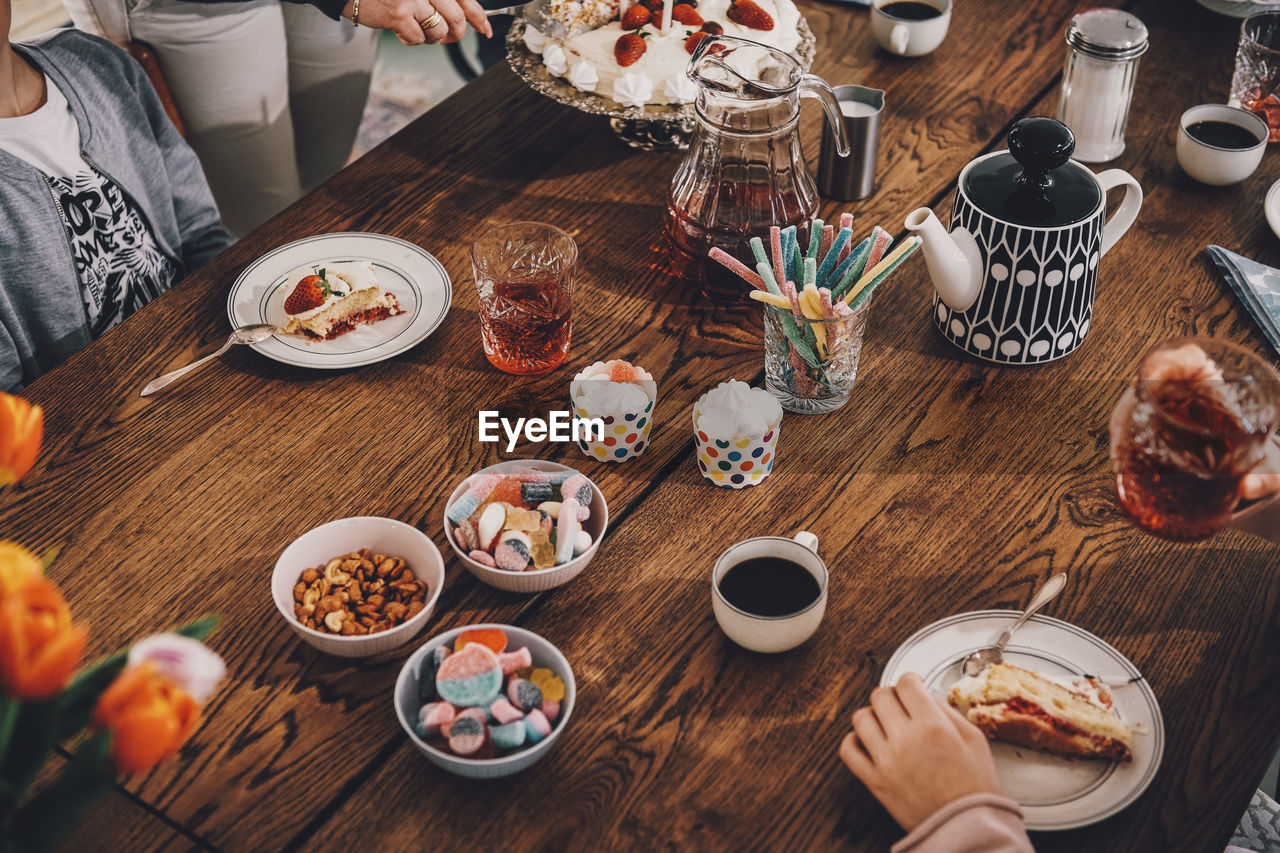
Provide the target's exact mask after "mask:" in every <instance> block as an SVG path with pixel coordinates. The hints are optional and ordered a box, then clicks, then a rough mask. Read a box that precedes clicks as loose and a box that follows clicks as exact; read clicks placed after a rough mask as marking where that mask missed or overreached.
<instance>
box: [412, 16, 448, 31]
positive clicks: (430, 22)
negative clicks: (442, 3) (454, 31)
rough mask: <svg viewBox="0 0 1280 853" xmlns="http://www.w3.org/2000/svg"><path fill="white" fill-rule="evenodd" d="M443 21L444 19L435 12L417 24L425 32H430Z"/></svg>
mask: <svg viewBox="0 0 1280 853" xmlns="http://www.w3.org/2000/svg"><path fill="white" fill-rule="evenodd" d="M443 20H444V17H443V16H442V15H441V14H440V13H439V12H436V13H434V14H433V15H432V16H431V17H430V18H427V19H426V20H425V21H419V22H418V23H420V24H421V25H422V29H423V30H424V31H426V30H430V29H431V28H432V27H434V26H436V25H437V24H439V23H440V22H441V21H443Z"/></svg>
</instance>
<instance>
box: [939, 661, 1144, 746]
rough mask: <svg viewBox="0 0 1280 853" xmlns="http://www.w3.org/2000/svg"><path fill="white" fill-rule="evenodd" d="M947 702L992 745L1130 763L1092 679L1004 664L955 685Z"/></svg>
mask: <svg viewBox="0 0 1280 853" xmlns="http://www.w3.org/2000/svg"><path fill="white" fill-rule="evenodd" d="M947 701H948V702H950V703H951V705H952V706H953V707H954V708H955V709H956V710H957V711H959V712H960V713H961V714H963V715H964V716H965V718H966V719H967V720H968V721H969V722H971V723H973V724H974V725H975V726H977V727H978V728H980V729H982V731H983V733H984V734H985V735H986V736H987V737H988V738H990V739H992V740H999V741H1005V742H1007V743H1013V744H1018V745H1019V746H1026V747H1031V748H1032V749H1041V750H1044V751H1046V752H1052V753H1054V754H1056V755H1071V756H1078V757H1081V758H1110V759H1114V760H1116V761H1130V760H1132V758H1133V735H1132V734H1131V733H1130V731H1129V727H1128V726H1126V725H1125V724H1124V723H1123V722H1121V721H1120V716H1119V715H1118V714H1117V713H1116V710H1115V707H1114V704H1113V702H1112V698H1111V691H1110V690H1108V689H1107V688H1106V686H1105V685H1103V684H1101V683H1100V682H1098V681H1096V680H1095V679H1091V678H1086V677H1083V676H1081V677H1079V678H1057V677H1054V676H1047V675H1041V674H1040V673H1037V672H1031V671H1030V670H1026V669H1022V668H1021V667H1018V666H1014V665H1012V664H1008V663H998V664H993V665H991V666H989V667H987V668H986V669H984V670H983V671H982V672H981V673H979V674H978V675H977V676H975V677H965V678H962V679H960V680H959V681H958V682H956V683H955V685H954V686H953V687H952V688H951V690H950V692H949V693H948V694H947Z"/></svg>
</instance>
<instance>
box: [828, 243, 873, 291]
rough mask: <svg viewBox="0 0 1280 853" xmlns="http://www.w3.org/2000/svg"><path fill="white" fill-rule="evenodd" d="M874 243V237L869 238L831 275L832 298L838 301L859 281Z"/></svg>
mask: <svg viewBox="0 0 1280 853" xmlns="http://www.w3.org/2000/svg"><path fill="white" fill-rule="evenodd" d="M873 242H875V240H874V235H873V236H871V237H867V238H866V239H865V240H863V241H862V242H861V243H859V244H858V248H856V249H854V250H853V252H852V254H850V255H849V257H847V258H845V259H844V260H843V261H841V262H840V266H838V267H836V268H835V269H834V270H833V271H832V273H831V275H829V276H827V287H829V288H831V294H832V296H834V297H836V298H837V299H838V298H839V297H840V295H841V294H842V293H844V291H845V289H847V288H848V287H849V286H850V285H851V284H853V283H854V282H856V281H857V280H858V275H859V273H861V272H862V269H863V267H864V266H866V263H867V257H868V256H869V255H870V254H871V244H872V243H873Z"/></svg>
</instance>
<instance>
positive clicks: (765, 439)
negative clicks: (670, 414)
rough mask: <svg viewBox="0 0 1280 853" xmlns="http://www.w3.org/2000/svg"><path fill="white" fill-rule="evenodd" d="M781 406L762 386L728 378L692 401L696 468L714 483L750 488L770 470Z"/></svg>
mask: <svg viewBox="0 0 1280 853" xmlns="http://www.w3.org/2000/svg"><path fill="white" fill-rule="evenodd" d="M781 424H782V405H781V404H780V403H779V402H778V400H777V398H776V397H774V396H773V395H772V394H770V393H769V392H768V391H765V390H764V389H763V388H752V387H751V386H750V385H748V384H747V383H745V382H739V381H737V380H736V379H730V380H729V381H728V382H721V383H720V384H719V385H717V386H716V387H714V388H712V389H711V390H710V391H708V392H707V393H705V394H703V395H702V396H701V397H699V398H698V402H696V403H694V405H693V436H694V441H695V443H696V444H697V446H698V470H699V471H701V472H702V476H704V477H706V478H707V479H708V480H710V481H711V483H712V484H714V485H716V486H721V487H724V488H726V489H742V488H746V487H747V486H754V485H756V484H758V483H760V482H762V481H763V480H764V478H765V477H768V476H769V474H770V473H771V472H772V471H773V463H774V456H775V450H776V448H777V446H778V428H779V427H780V426H781Z"/></svg>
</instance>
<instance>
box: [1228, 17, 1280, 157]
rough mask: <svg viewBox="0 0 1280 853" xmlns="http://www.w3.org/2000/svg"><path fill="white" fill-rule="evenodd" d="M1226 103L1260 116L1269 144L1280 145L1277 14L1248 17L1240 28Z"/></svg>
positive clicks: (1279, 43)
mask: <svg viewBox="0 0 1280 853" xmlns="http://www.w3.org/2000/svg"><path fill="white" fill-rule="evenodd" d="M1228 103H1229V104H1231V106H1233V107H1243V108H1244V109H1246V110H1249V111H1250V112H1254V113H1257V114H1258V115H1260V116H1262V118H1263V119H1264V120H1265V121H1266V122H1267V127H1269V128H1270V130H1271V135H1270V138H1269V141H1271V142H1280V12H1261V13H1259V14H1257V15H1250V16H1249V17H1248V18H1245V20H1244V23H1243V24H1241V25H1240V45H1239V47H1238V48H1237V49H1236V68H1235V74H1234V75H1233V76H1232V78H1231V99H1230V101H1228Z"/></svg>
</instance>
